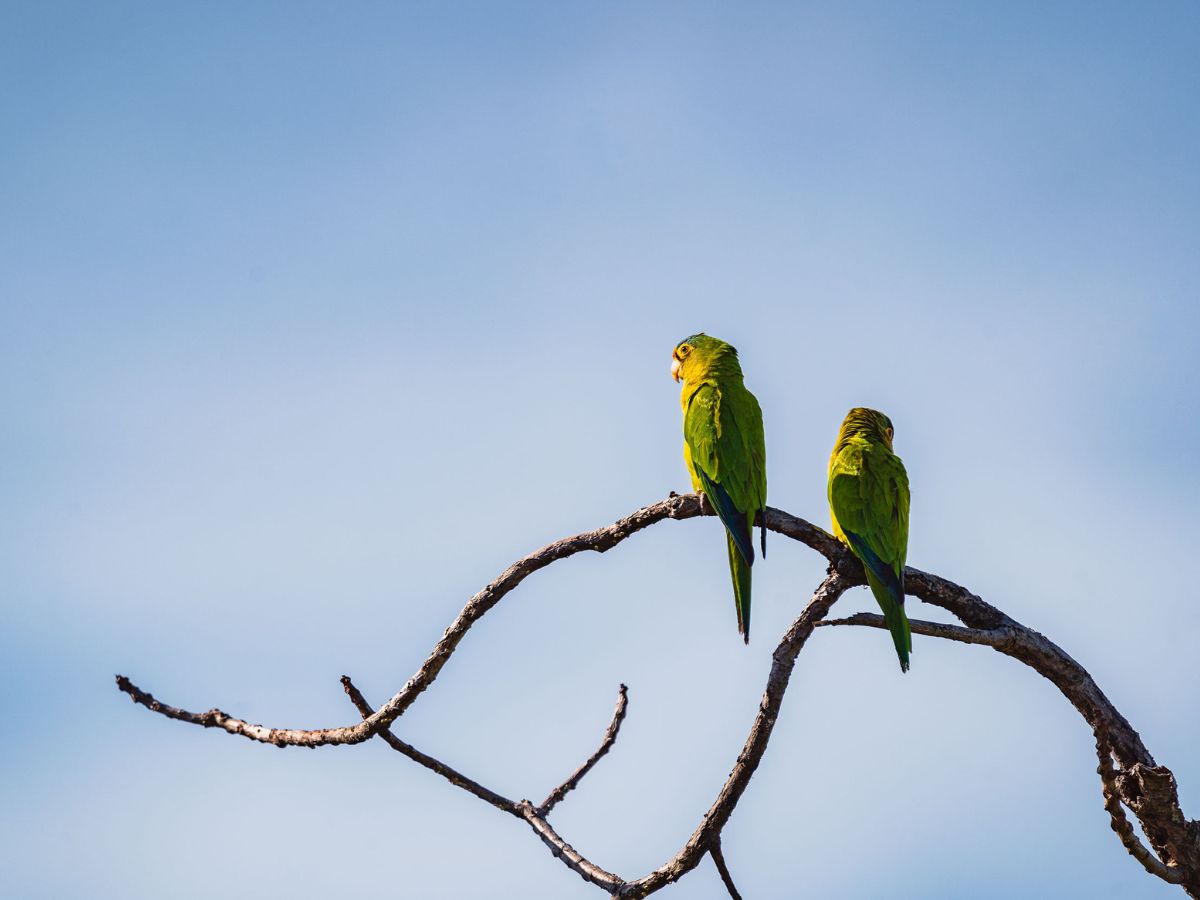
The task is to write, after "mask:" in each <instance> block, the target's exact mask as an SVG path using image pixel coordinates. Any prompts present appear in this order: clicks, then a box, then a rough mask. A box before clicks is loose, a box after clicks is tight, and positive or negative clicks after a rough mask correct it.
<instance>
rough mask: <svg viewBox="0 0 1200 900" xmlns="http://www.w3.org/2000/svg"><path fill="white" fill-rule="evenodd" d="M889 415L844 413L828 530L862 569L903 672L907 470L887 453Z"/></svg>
mask: <svg viewBox="0 0 1200 900" xmlns="http://www.w3.org/2000/svg"><path fill="white" fill-rule="evenodd" d="M893 434H895V431H894V429H893V428H892V420H891V419H889V418H888V417H887V416H885V415H884V414H883V413H881V412H876V411H875V410H873V409H862V408H856V409H852V410H850V412H849V413H847V414H846V420H845V421H844V422H842V430H841V431H840V432H838V438H837V443H836V444H834V446H833V455H832V456H830V458H829V510H830V513H831V514H832V517H833V533H834V535H835V536H836V537H837V538H838V539H839V540H841V541H843V542H844V543H845V544H846V545H847V546H849V547H850V549H851V550H852V551H853V552H854V555H855V556H857V557H858V558H859V559H860V560H861V561H862V564H863V568H864V569H865V570H866V573H867V583H868V584H869V585H870V587H871V593H873V594H874V595H875V599H876V601H878V603H879V606H880V608H881V609H882V610H883V618H884V619H885V620H886V621H887V626H888V630H889V631H891V633H892V642H893V643H894V644H895V645H896V655H897V656H899V657H900V670H901V671H902V672H907V671H908V655H909V654H910V653H911V652H912V632H911V631H910V630H909V626H908V616H906V615H905V614H904V559H905V557H906V556H907V555H908V474H907V473H906V472H905V471H904V463H902V462H901V461H900V457H898V456H897V455H896V454H895V453H893V452H892V436H893Z"/></svg>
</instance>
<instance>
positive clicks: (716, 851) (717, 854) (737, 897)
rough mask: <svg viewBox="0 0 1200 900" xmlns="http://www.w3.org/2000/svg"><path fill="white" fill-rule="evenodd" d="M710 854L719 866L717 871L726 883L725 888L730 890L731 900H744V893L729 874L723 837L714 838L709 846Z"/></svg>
mask: <svg viewBox="0 0 1200 900" xmlns="http://www.w3.org/2000/svg"><path fill="white" fill-rule="evenodd" d="M708 855H709V856H711V857H712V860H713V862H714V863H716V866H717V872H719V873H720V875H721V882H722V883H723V884H724V885H725V890H727V891H729V896H730V898H731V900H742V895H741V894H739V893H738V889H737V886H736V885H734V883H733V876H732V875H730V874H729V866H727V865H726V864H725V854H724V853H722V852H721V838H720V837H716V838H713V842H712V845H711V846H710V847H709V848H708Z"/></svg>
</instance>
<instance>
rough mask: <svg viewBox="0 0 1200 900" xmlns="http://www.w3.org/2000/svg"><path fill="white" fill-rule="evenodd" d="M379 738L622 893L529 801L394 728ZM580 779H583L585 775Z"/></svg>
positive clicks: (589, 877)
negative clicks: (483, 780) (490, 785)
mask: <svg viewBox="0 0 1200 900" xmlns="http://www.w3.org/2000/svg"><path fill="white" fill-rule="evenodd" d="M342 687H343V688H345V690H346V694H347V695H348V696H349V697H350V702H352V703H353V704H354V706H355V708H356V709H357V710H358V711H359V714H360V715H362V716H363V717H364V718H366V717H367V716H369V715H371V712H372V708H371V705H370V704H369V703H368V702H367V700H366V698H365V697H363V695H362V693H361V692H359V690H358V688H356V687H355V686H354V682H353V681H351V680H350V676H349V675H343V676H342ZM621 688H622V690H621V694H620V697H621V701H624V699H625V690H624V688H625V685H621ZM619 708H620V710H621V714H622V716H623V715H624V712H625V710H624V703H623V702H619ZM610 730H613V731H614V734H613V740H616V734H615V729H611V726H610ZM379 737H381V738H382V739H383V740H384V741H386V742H387V744H388V746H389V747H391V748H392V749H393V750H395V751H397V752H398V753H403V754H404V755H405V756H407V757H408V758H409V759H411V760H414V761H415V762H418V763H420V764H421V765H423V766H424V767H425V768H427V769H429V770H430V771H433V772H436V773H437V774H438V775H441V776H442V777H443V778H445V779H446V780H447V781H449V782H450V783H451V784H453V785H454V786H455V787H460V788H462V789H463V790H464V791H466V792H467V793H469V794H474V795H475V796H476V797H478V798H479V799H480V800H483V801H484V802H485V803H489V804H491V805H492V806H494V807H496V809H498V810H501V811H502V812H506V813H508V814H509V815H512V816H516V817H517V818H518V819H522V820H523V821H525V822H528V823H529V826H530V827H531V828H532V829H533V830H534V832H535V833H536V834H537V835H538V837H540V838H541V839H542V841H543V842H544V843H545V844H546V846H547V847H549V848H550V852H551V854H553V856H554V857H555V858H556V859H558V860H561V861H562V863H563V864H564V865H565V866H566V867H567V868H569V869H571V871H573V872H575V873H577V874H578V875H579V876H580V877H582V878H583V879H584V880H585V881H589V882H591V883H592V884H595V885H598V886H599V887H602V888H604V889H605V890H606V891H608V892H609V893H610V894H612V893H614V892H616V891H619V890H620V888H621V886H622V885H623V884H624V883H625V882H624V881H623V880H622V879H621V877H620V876H618V875H614V874H613V873H611V872H606V871H605V870H604V869H602V868H600V867H599V866H597V865H596V864H595V863H593V862H591V861H589V860H587V859H585V858H584V857H583V856H582V855H581V854H580V853H579V852H577V851H576V850H575V848H574V847H572V846H571V845H570V844H568V843H567V842H566V841H564V840H563V839H562V838H561V837H559V835H558V833H557V832H555V830H554V829H553V828H551V827H550V823H549V822H547V821H546V819H545V816H544V815H542V814H541V813H540V812H539V811H538V810H536V809H534V807H533V806H532V805H531V804H530V803H529V801H528V800H522V801H520V802H519V803H517V802H514V801H512V800H509V799H508V798H507V797H504V796H501V795H500V794H497V793H496V792H495V791H493V790H491V789H490V788H486V787H484V786H483V785H481V784H480V783H479V782H477V781H475V780H473V779H471V778H468V777H467V776H466V775H463V774H462V773H461V772H459V771H457V770H455V769H452V768H451V767H450V766H448V765H446V764H445V763H443V762H442V761H440V760H438V759H434V758H433V757H432V756H430V755H429V754H427V753H422V752H421V751H420V750H418V749H417V748H416V747H414V746H412V745H411V744H408V743H406V742H404V741H402V740H400V738H398V737H396V736H395V735H394V734H392V732H391V729H390V728H389V729H385V730H383V731H381V732H379ZM608 743H609V744H610V745H611V743H612V741H609V742H608ZM580 777H582V775H581V776H580Z"/></svg>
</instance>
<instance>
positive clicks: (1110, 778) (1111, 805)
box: [1096, 738, 1183, 884]
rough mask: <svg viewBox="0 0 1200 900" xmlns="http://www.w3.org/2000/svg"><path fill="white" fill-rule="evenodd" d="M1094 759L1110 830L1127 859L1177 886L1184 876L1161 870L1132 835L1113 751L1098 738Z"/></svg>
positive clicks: (1150, 854) (1170, 869)
mask: <svg viewBox="0 0 1200 900" xmlns="http://www.w3.org/2000/svg"><path fill="white" fill-rule="evenodd" d="M1096 757H1097V758H1098V759H1099V761H1100V764H1099V765H1098V766H1096V774H1097V775H1099V776H1100V784H1101V786H1102V788H1103V794H1104V808H1105V809H1106V810H1108V815H1109V817H1110V818H1111V819H1112V822H1111V824H1112V830H1113V831H1115V832H1116V833H1117V837H1119V838H1120V839H1121V843H1122V844H1124V845H1125V849H1126V850H1128V851H1129V855H1130V856H1132V857H1133V858H1134V859H1136V860H1137V861H1138V862H1140V863H1141V864H1142V867H1143V868H1145V870H1146V871H1147V872H1149V873H1150V874H1151V875H1156V876H1158V877H1159V878H1161V879H1162V880H1163V881H1166V882H1170V883H1171V884H1180V883H1182V881H1183V873H1182V872H1180V871H1179V870H1178V869H1173V868H1169V867H1167V866H1164V865H1163V864H1162V862H1161V861H1160V860H1159V859H1158V858H1157V857H1156V856H1155V855H1154V854H1153V853H1151V852H1150V851H1149V850H1147V849H1146V845H1145V844H1143V843H1142V842H1141V841H1140V840H1139V839H1138V836H1137V835H1136V834H1134V832H1133V826H1132V825H1131V824H1129V819H1127V818H1126V817H1125V808H1124V807H1123V806H1121V792H1120V788H1118V787H1117V770H1116V769H1115V768H1113V761H1112V750H1110V749H1109V748H1108V747H1107V746H1106V745H1105V744H1104V741H1102V740H1101V739H1100V738H1096Z"/></svg>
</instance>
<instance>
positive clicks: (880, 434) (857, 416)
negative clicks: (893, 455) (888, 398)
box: [840, 406, 896, 450]
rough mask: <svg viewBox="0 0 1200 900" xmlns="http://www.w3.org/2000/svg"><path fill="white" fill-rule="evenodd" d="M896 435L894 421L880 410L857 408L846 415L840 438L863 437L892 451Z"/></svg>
mask: <svg viewBox="0 0 1200 900" xmlns="http://www.w3.org/2000/svg"><path fill="white" fill-rule="evenodd" d="M895 433H896V429H895V428H893V427H892V420H891V419H889V418H888V417H887V416H885V415H884V414H883V413H881V412H879V410H877V409H867V408H866V407H863V406H856V407H854V409H852V410H850V412H848V413H846V420H845V421H844V422H842V431H841V435H840V436H841V437H851V436H852V435H862V436H863V437H866V438H870V439H871V440H876V441H879V442H880V443H882V444H883V445H884V446H886V447H887V448H888V449H889V450H891V449H892V437H893V436H894V435H895Z"/></svg>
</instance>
